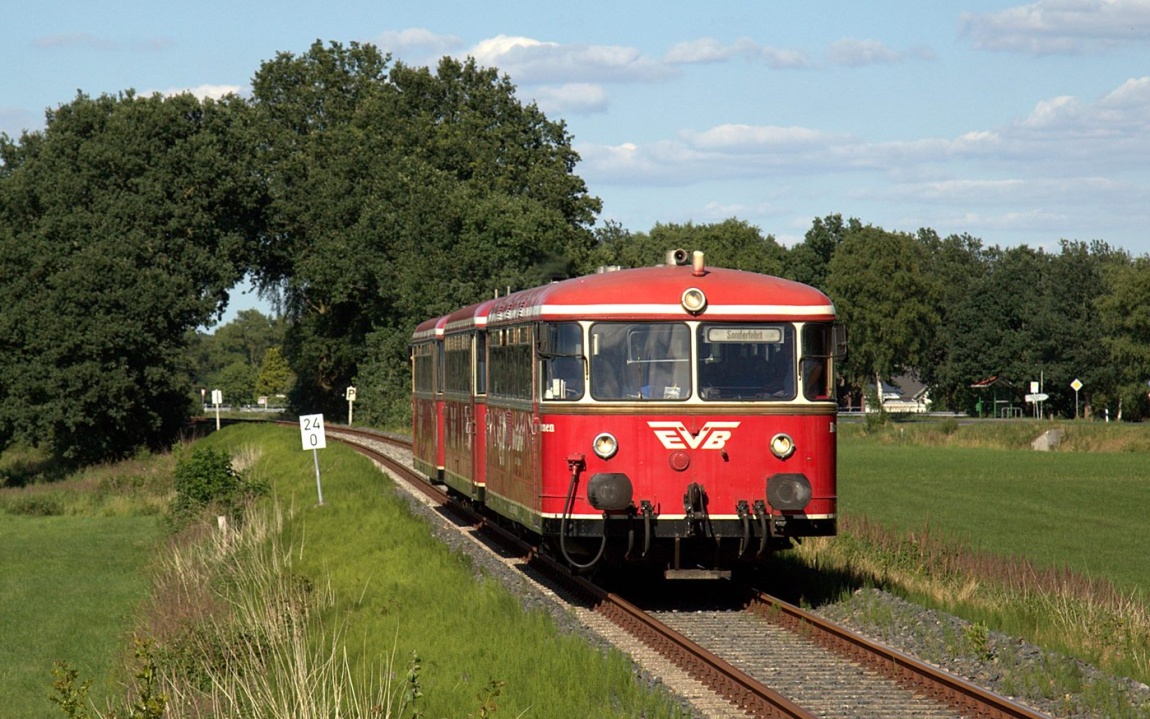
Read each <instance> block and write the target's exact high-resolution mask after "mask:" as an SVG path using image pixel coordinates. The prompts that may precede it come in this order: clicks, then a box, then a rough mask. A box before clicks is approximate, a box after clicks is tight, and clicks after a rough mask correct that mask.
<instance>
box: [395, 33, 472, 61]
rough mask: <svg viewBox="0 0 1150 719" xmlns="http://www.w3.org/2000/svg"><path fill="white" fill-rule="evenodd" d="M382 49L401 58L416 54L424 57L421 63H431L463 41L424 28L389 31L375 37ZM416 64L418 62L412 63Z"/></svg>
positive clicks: (461, 44)
mask: <svg viewBox="0 0 1150 719" xmlns="http://www.w3.org/2000/svg"><path fill="white" fill-rule="evenodd" d="M375 44H376V45H377V46H378V47H379V49H380V50H383V51H384V52H390V53H391V54H392V55H393V56H396V57H398V58H399V59H404V58H407V57H411V56H415V57H419V58H422V59H421V60H419V61H418V62H419V63H420V64H426V63H431V62H433V61H434V60H436V59H438V58H440V57H443V56H444V55H448V54H450V53H452V52H454V51H456V50H458V49H459V48H460V47H462V46H463V41H462V40H460V39H459V38H457V37H455V36H454V35H439V34H437V33H434V32H432V31H430V30H426V29H424V28H419V27H415V28H408V29H406V30H400V31H398V32H396V31H387V32H383V33H380V34H379V35H377V36H376V38H375ZM412 64H416V63H412Z"/></svg>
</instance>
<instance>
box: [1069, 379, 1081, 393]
mask: <svg viewBox="0 0 1150 719" xmlns="http://www.w3.org/2000/svg"><path fill="white" fill-rule="evenodd" d="M1070 386H1071V387H1072V388H1073V389H1074V391H1075V392H1077V391H1078V390H1080V389H1082V383H1081V382H1079V381H1078V380H1077V379H1075V380H1074V381H1073V382H1071V383H1070Z"/></svg>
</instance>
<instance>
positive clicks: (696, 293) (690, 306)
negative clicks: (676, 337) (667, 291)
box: [679, 287, 707, 315]
mask: <svg viewBox="0 0 1150 719" xmlns="http://www.w3.org/2000/svg"><path fill="white" fill-rule="evenodd" d="M679 302H681V303H682V305H683V309H685V310H687V311H688V312H690V313H691V314H693V315H697V314H699V313H700V312H702V311H703V308H705V307H706V306H707V296H706V295H705V294H703V291H702V290H700V289H699V288H698V287H690V288H688V289H685V290H683V296H682V297H681V298H679Z"/></svg>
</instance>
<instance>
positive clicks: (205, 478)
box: [172, 446, 267, 521]
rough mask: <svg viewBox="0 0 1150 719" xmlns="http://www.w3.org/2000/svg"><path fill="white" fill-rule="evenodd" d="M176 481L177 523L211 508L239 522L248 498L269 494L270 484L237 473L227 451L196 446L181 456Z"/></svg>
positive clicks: (174, 508)
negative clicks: (250, 479) (268, 487)
mask: <svg viewBox="0 0 1150 719" xmlns="http://www.w3.org/2000/svg"><path fill="white" fill-rule="evenodd" d="M174 479H175V490H176V500H175V502H174V504H173V507H172V510H173V515H174V516H175V518H176V519H177V521H179V520H187V519H189V518H191V517H192V516H194V515H196V514H198V513H200V512H202V511H203V510H204V509H206V508H207V507H209V506H215V507H218V508H219V509H220V510H221V511H222V512H224V513H226V514H230V515H232V516H233V517H236V518H237V519H238V518H240V509H241V507H242V505H243V503H244V501H245V500H246V499H248V498H250V497H253V496H257V495H260V494H264V493H266V491H267V485H266V483H262V482H255V481H248V480H247V479H246V478H245V477H244V475H243V474H241V473H240V472H237V471H236V470H235V468H234V467H233V465H232V458H231V455H230V454H229V453H228V452H227V451H226V450H223V449H213V448H211V447H203V446H199V447H195V448H193V449H192V451H191V453H190V454H185V455H184V456H182V457H180V459H179V460H178V461H177V462H176V470H175V472H174Z"/></svg>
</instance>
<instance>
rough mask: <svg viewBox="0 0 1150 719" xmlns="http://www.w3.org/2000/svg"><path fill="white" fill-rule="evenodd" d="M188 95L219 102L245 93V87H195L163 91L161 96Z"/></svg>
mask: <svg viewBox="0 0 1150 719" xmlns="http://www.w3.org/2000/svg"><path fill="white" fill-rule="evenodd" d="M185 92H186V93H190V94H192V95H194V96H195V97H198V98H199V99H201V100H206V99H209V98H210V99H212V100H219V99H220V98H221V97H224V96H225V95H241V94H244V93H246V92H247V88H246V87H240V86H239V85H197V86H196V87H178V88H173V89H171V90H165V91H164V92H163V93H162V94H164V95H167V96H169V97H170V96H172V95H182V94H183V93H185Z"/></svg>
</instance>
